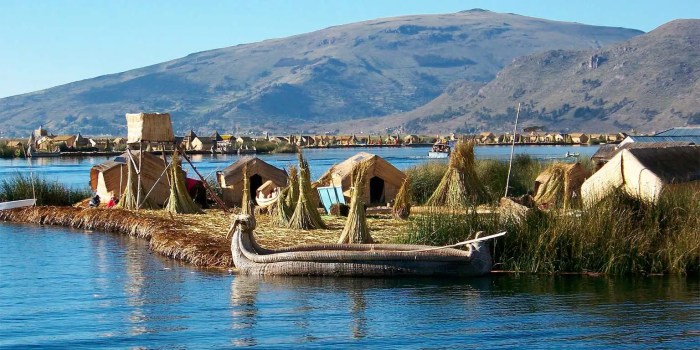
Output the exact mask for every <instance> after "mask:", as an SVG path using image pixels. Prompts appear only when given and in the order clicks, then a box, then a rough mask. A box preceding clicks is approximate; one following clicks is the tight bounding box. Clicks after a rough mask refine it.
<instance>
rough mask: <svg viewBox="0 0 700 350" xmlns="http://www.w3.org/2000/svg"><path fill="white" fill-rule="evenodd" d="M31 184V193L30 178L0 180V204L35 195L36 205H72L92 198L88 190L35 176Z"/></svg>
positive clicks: (17, 177)
mask: <svg viewBox="0 0 700 350" xmlns="http://www.w3.org/2000/svg"><path fill="white" fill-rule="evenodd" d="M33 183H34V190H33V191H32V177H31V176H29V175H24V174H19V173H18V174H16V175H14V176H12V177H8V178H5V179H2V180H0V202H5V201H14V200H20V199H31V198H34V195H33V194H34V193H36V199H37V205H73V204H75V203H77V202H79V201H81V200H83V199H85V198H89V197H90V196H92V192H91V191H90V189H88V188H82V189H75V188H70V187H68V186H66V185H64V184H61V183H59V182H57V181H49V180H46V179H45V178H43V177H40V176H36V175H35V176H34V181H33Z"/></svg>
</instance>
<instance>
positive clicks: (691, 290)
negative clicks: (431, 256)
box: [0, 146, 700, 349]
mask: <svg viewBox="0 0 700 350" xmlns="http://www.w3.org/2000/svg"><path fill="white" fill-rule="evenodd" d="M362 150H363V149H333V150H308V151H305V155H306V157H307V159H308V160H309V163H310V166H311V170H312V177H314V178H316V177H318V176H320V175H321V174H322V173H323V172H324V171H325V170H326V169H327V168H328V167H330V166H331V165H333V164H335V163H338V162H339V161H342V160H343V159H345V158H347V157H349V156H351V155H353V154H355V153H356V152H359V151H362ZM595 150H596V148H595V147H551V146H544V147H543V146H539V147H517V148H516V152H517V153H520V154H530V155H532V156H533V157H535V158H541V159H542V158H556V157H561V156H562V155H563V154H564V153H566V152H579V153H581V155H582V156H586V155H590V154H592V153H593V152H595ZM367 151H369V152H373V153H377V154H379V155H381V156H382V157H384V158H386V159H387V160H389V161H390V162H391V163H393V164H394V165H396V166H397V167H399V168H401V169H405V168H407V167H410V166H413V165H416V164H419V163H421V162H425V161H428V159H427V157H426V152H427V149H426V148H399V149H393V148H385V149H370V150H367ZM476 152H477V157H478V158H495V159H507V157H508V152H509V148H508V147H479V148H477V151H476ZM193 158H194V161H195V162H196V163H197V167H198V168H199V169H200V171H201V172H202V173H203V174H204V175H207V174H210V173H212V172H213V171H215V170H217V169H222V168H224V167H225V166H227V165H229V164H231V163H232V162H233V161H235V160H236V159H238V157H237V156H215V157H212V156H194V157H193ZM261 158H263V159H265V160H266V161H269V162H270V163H272V164H274V165H276V166H280V167H283V166H287V165H289V164H294V163H295V162H296V159H295V156H294V155H290V154H284V155H263V156H261ZM105 159H106V158H53V159H51V158H44V159H36V160H32V162H33V164H32V167H31V170H32V171H33V172H35V173H38V174H41V175H43V176H45V177H47V178H49V179H55V180H57V181H60V182H62V183H66V184H69V185H70V186H76V187H78V186H86V184H87V182H88V178H89V176H88V171H89V169H90V167H92V166H93V165H94V164H98V163H101V162H103V161H105ZM28 170H29V166H28V164H27V162H26V161H25V160H0V176H8V175H12V174H14V173H16V172H23V173H26V172H27V171H28ZM698 344H700V281H699V280H698V278H697V276H694V277H693V278H669V277H635V278H605V277H585V276H532V275H520V276H516V275H494V276H490V277H485V278H478V279H456V278H448V279H407V278H401V279H398V278H393V279H380V278H372V279H358V278H354V279H353V278H342V279H331V278H264V279H261V278H251V277H245V276H234V275H231V274H230V273H228V272H226V271H219V270H201V269H196V268H193V267H191V266H187V265H184V264H182V263H180V262H178V261H174V260H171V259H168V258H165V257H162V256H160V255H157V254H154V253H151V252H150V251H149V250H148V245H147V242H145V241H143V240H140V239H136V238H131V237H126V236H123V235H117V234H108V233H101V232H86V231H80V230H72V229H66V228H61V227H44V226H34V225H16V224H7V223H4V224H0V348H17V349H27V348H68V349H78V348H87V349H93V348H163V349H171V348H230V347H235V346H257V347H260V348H266V349H268V348H288V347H289V346H292V347H300V348H319V349H327V348H349V347H353V348H401V349H403V348H504V347H506V348H508V347H511V348H515V347H517V348H542V347H549V348H552V347H553V348H568V347H599V348H610V347H621V346H629V347H642V348H697V347H698Z"/></svg>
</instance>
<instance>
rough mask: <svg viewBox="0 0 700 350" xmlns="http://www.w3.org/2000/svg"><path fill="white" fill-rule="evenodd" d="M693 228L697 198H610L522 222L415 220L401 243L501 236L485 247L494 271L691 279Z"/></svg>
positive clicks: (697, 251) (699, 238) (697, 253)
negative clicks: (682, 276) (482, 234)
mask: <svg viewBox="0 0 700 350" xmlns="http://www.w3.org/2000/svg"><path fill="white" fill-rule="evenodd" d="M699 227H700V197H699V196H698V195H697V194H696V195H693V194H692V193H690V192H688V191H686V192H668V193H665V194H664V195H663V196H662V198H661V199H660V200H659V202H658V203H656V204H649V203H643V202H640V201H639V200H637V199H634V198H632V197H630V196H628V195H626V194H624V193H615V194H612V195H610V196H608V197H607V198H606V199H605V200H603V201H602V202H600V203H598V204H596V205H594V206H592V207H589V208H584V209H583V210H582V211H577V212H560V211H550V212H541V211H532V212H530V213H529V214H528V215H527V216H525V217H524V218H522V219H521V220H516V219H513V218H506V217H505V216H500V215H499V214H498V213H496V212H495V211H494V213H493V214H476V213H474V211H470V212H469V213H465V212H453V213H438V212H435V213H432V214H429V215H425V216H415V217H413V218H412V219H411V222H410V224H409V228H408V231H407V234H406V235H405V236H404V237H403V238H402V239H401V242H404V243H413V244H432V245H447V244H452V243H456V242H459V241H463V240H465V239H467V238H469V237H472V236H473V234H474V233H475V232H477V231H485V232H486V233H487V234H492V233H496V232H500V231H507V232H508V234H507V235H506V236H505V237H503V238H500V239H498V242H497V243H496V244H495V246H494V247H492V249H493V254H494V260H495V262H496V266H495V267H494V268H495V269H500V270H515V271H526V272H544V273H557V272H585V271H590V272H602V273H606V274H612V275H620V274H630V273H642V274H654V273H664V274H691V273H700V229H698V228H699Z"/></svg>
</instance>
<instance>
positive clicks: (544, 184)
mask: <svg viewBox="0 0 700 350" xmlns="http://www.w3.org/2000/svg"><path fill="white" fill-rule="evenodd" d="M577 167H578V168H577ZM579 169H582V168H581V167H580V166H578V165H577V164H574V165H569V164H562V163H555V164H552V165H550V166H549V168H547V169H546V170H545V171H543V172H542V173H541V174H540V175H539V176H538V177H537V180H536V181H540V182H541V184H540V185H539V187H538V188H537V193H535V196H534V198H533V200H534V201H535V203H537V204H538V205H539V204H544V205H547V206H549V207H554V206H556V207H562V206H563V208H565V209H566V208H569V207H571V203H570V202H571V196H572V194H573V191H574V189H573V188H571V187H572V186H573V187H576V185H575V184H574V180H577V177H578V178H585V177H587V176H588V175H590V174H587V173H586V172H584V171H582V170H579ZM577 170H579V171H578V172H577ZM577 183H578V189H580V184H581V183H583V181H582V180H580V179H579V180H578V182H577Z"/></svg>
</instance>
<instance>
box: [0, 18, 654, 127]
mask: <svg viewBox="0 0 700 350" xmlns="http://www.w3.org/2000/svg"><path fill="white" fill-rule="evenodd" d="M640 34H642V32H640V31H637V30H631V29H623V28H611V27H598V26H589V25H583V24H578V23H565V22H556V21H549V20H544V19H538V18H531V17H525V16H519V15H515V14H503V13H493V12H489V11H484V10H469V11H463V12H459V13H454V14H442V15H416V16H404V17H396V18H385V19H378V20H372V21H366V22H360V23H353V24H347V25H341V26H336V27H330V28H327V29H323V30H319V31H316V32H312V33H307V34H301V35H296V36H292V37H288V38H283V39H272V40H265V41H262V42H258V43H252V44H245V45H237V46H233V47H227V48H222V49H216V50H211V51H205V52H200V53H195V54H191V55H188V56H186V57H183V58H180V59H176V60H172V61H169V62H165V63H161V64H156V65H153V66H149V67H145V68H141V69H135V70H131V71H127V72H123V73H118V74H111V75H105V76H100V77H96V78H93V79H87V80H83V81H78V82H74V83H70V84H66V85H62V86H57V87H54V88H50V89H46V90H42V91H38V92H34V93H29V94H24V95H18V96H12V97H7V98H3V99H0V129H4V130H11V131H13V132H15V133H17V134H26V133H27V132H28V131H29V130H31V129H33V128H35V127H37V126H38V125H39V124H42V123H43V124H46V123H49V122H51V124H50V125H49V127H50V129H51V130H53V131H54V132H77V131H81V132H83V133H84V134H102V133H104V134H123V133H125V130H126V128H125V119H124V114H125V113H127V112H136V111H161V112H170V113H171V114H172V117H173V121H174V124H175V128H176V131H180V132H181V131H183V130H186V129H189V128H194V129H195V130H200V131H211V130H213V129H219V130H227V131H231V130H234V129H236V128H240V130H251V131H257V132H260V131H271V132H289V131H290V130H294V131H298V130H300V129H307V130H308V129H310V128H313V129H315V130H317V131H323V130H325V125H326V124H327V123H331V122H337V121H345V120H352V119H358V118H366V117H373V118H374V117H381V116H387V115H394V114H399V113H402V112H406V111H411V110H413V109H415V108H417V107H420V106H422V105H424V104H426V103H428V102H430V101H432V100H434V99H435V98H436V97H438V96H439V95H440V94H442V93H443V92H444V91H445V89H446V88H447V87H448V86H450V84H453V83H454V82H455V81H464V82H466V83H465V84H467V85H473V86H481V85H484V84H486V83H487V82H489V81H491V80H493V79H494V78H495V76H496V73H497V72H499V71H500V70H501V69H502V68H503V67H505V66H506V65H507V64H509V63H510V62H511V61H512V60H513V59H514V58H516V57H520V56H524V55H527V54H531V53H534V52H539V51H545V50H550V49H584V48H586V49H597V48H601V47H603V46H605V45H607V44H610V43H615V42H620V41H624V40H627V39H629V38H632V37H635V36H637V35H640ZM133 54H136V55H137V54H138V52H134V53H133Z"/></svg>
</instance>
